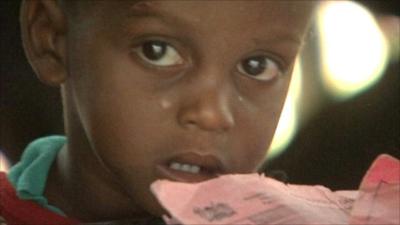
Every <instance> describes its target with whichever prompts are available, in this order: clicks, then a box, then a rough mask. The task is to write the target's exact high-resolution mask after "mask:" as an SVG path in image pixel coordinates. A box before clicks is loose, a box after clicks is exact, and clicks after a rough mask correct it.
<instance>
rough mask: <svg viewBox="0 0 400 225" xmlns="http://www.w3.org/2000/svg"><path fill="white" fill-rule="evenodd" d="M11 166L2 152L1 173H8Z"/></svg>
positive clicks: (0, 158)
mask: <svg viewBox="0 0 400 225" xmlns="http://www.w3.org/2000/svg"><path fill="white" fill-rule="evenodd" d="M9 168H10V164H9V163H8V161H7V159H6V156H5V155H4V154H3V153H1V152H0V172H6V173H7V172H8V169H9Z"/></svg>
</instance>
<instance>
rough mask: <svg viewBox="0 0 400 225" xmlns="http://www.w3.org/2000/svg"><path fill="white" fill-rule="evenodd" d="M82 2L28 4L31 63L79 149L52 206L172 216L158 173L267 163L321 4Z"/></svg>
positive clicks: (81, 212) (67, 161)
mask: <svg viewBox="0 0 400 225" xmlns="http://www.w3.org/2000/svg"><path fill="white" fill-rule="evenodd" d="M72 2H74V1H72ZM70 3H71V2H68V1H66V2H65V4H60V3H59V2H57V1H55V0H47V1H45V0H40V1H39V0H37V1H25V2H24V5H23V7H22V11H21V22H22V24H21V25H22V33H23V42H24V47H25V49H26V52H27V55H28V58H29V61H30V63H31V64H32V66H33V68H34V70H35V72H36V74H37V75H38V77H39V79H41V80H42V81H43V82H45V83H48V84H51V85H55V86H61V90H62V96H63V101H64V102H63V103H64V111H65V113H64V118H65V126H66V134H67V136H68V145H66V146H64V148H63V149H62V150H61V152H60V154H59V156H58V158H57V160H56V162H55V164H54V165H53V167H52V169H51V172H50V175H49V179H48V183H47V187H46V191H45V196H46V197H47V198H48V199H49V203H50V204H53V205H55V206H57V207H59V208H60V209H62V210H63V211H64V212H65V213H66V214H67V215H68V216H71V217H75V218H78V219H80V220H82V221H105V220H113V219H124V218H137V217H146V216H148V215H149V214H148V213H150V214H154V215H160V214H161V213H162V212H163V211H162V209H161V208H160V206H159V205H158V203H157V202H156V200H155V199H154V197H153V196H152V194H151V192H150V190H149V186H150V184H151V183H152V182H153V181H155V180H157V179H160V178H167V179H172V180H180V181H184V182H195V181H201V180H205V179H209V178H212V177H215V176H217V174H225V173H250V172H255V171H256V170H257V168H258V166H260V164H261V163H262V162H263V159H264V158H265V154H266V149H267V148H268V146H269V144H270V142H271V139H272V136H273V134H274V131H275V128H276V125H277V122H278V119H279V115H280V112H281V110H282V106H283V103H284V100H285V97H286V94H287V90H288V86H289V82H290V79H291V70H292V66H293V62H294V59H295V57H296V54H297V53H298V51H299V48H300V47H301V43H302V39H303V36H304V33H305V30H306V25H307V21H308V19H309V17H310V15H311V10H312V7H311V6H312V5H313V4H312V2H310V1H306V2H300V1H287V2H282V1H160V2H158V1H157V2H156V1H151V2H150V1H140V2H139V3H135V2H133V1H126V0H125V1H116V0H112V1H95V2H91V3H89V4H88V6H86V4H85V6H83V5H82V6H78V8H77V9H78V10H76V11H74V10H71V7H69V5H68V4H70ZM265 63H266V64H265ZM263 65H264V66H263ZM172 161H177V162H180V163H187V164H194V165H200V166H202V169H201V170H200V172H199V173H198V174H192V173H189V172H179V171H176V170H173V169H168V168H169V167H168V166H169V164H170V163H171V162H172ZM205 170H207V172H205ZM177 201H179V199H177Z"/></svg>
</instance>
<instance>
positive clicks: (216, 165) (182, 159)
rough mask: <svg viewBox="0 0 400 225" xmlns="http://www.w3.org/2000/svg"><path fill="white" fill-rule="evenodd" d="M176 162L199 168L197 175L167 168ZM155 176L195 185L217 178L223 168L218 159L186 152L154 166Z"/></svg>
mask: <svg viewBox="0 0 400 225" xmlns="http://www.w3.org/2000/svg"><path fill="white" fill-rule="evenodd" d="M172 162H177V163H180V164H189V165H197V166H199V167H200V168H201V169H200V172H199V173H196V174H194V173H189V172H184V171H180V170H174V169H171V168H169V165H170V163H172ZM156 171H157V175H158V176H159V177H161V178H166V179H169V180H174V181H179V182H186V183H197V182H202V181H205V180H209V179H212V178H215V177H218V176H219V175H220V174H224V173H226V172H225V168H224V166H223V163H222V161H221V160H219V159H218V157H216V156H214V155H212V154H207V155H201V154H197V153H195V152H188V153H183V154H178V155H175V156H173V157H171V158H170V159H168V160H166V161H164V162H162V163H160V164H158V165H157V166H156Z"/></svg>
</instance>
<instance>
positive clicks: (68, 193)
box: [45, 123, 149, 222]
mask: <svg viewBox="0 0 400 225" xmlns="http://www.w3.org/2000/svg"><path fill="white" fill-rule="evenodd" d="M75 124H77V123H75ZM78 124H79V123H78ZM68 128H69V129H67V131H68V130H69V131H71V130H70V129H74V131H73V132H69V133H70V134H75V136H71V135H69V136H68V144H66V145H65V146H64V147H63V148H62V149H61V150H60V152H59V154H58V156H57V159H56V161H55V162H54V164H53V166H52V168H51V170H50V173H49V177H48V181H47V184H46V190H45V196H46V197H47V199H48V201H49V204H51V205H54V206H56V207H58V208H60V209H61V210H62V211H63V212H64V213H65V214H66V215H67V216H68V217H71V218H75V219H78V220H80V221H82V222H99V221H109V220H118V219H128V218H139V219H140V218H147V217H149V215H148V214H146V213H144V212H143V211H142V210H139V207H137V206H136V204H135V201H134V200H133V199H132V198H131V197H130V196H128V195H127V194H126V192H125V191H124V189H123V188H122V186H121V185H120V184H119V183H118V181H117V180H116V179H115V178H114V177H113V175H112V174H111V173H110V172H109V171H108V170H107V169H106V168H105V167H104V165H103V164H102V163H101V162H100V160H99V159H98V158H97V157H96V155H95V153H94V151H93V150H92V149H91V147H90V144H89V142H88V141H87V139H85V138H82V137H86V136H85V135H84V133H83V132H79V131H82V130H83V129H76V127H68ZM85 140H86V141H85Z"/></svg>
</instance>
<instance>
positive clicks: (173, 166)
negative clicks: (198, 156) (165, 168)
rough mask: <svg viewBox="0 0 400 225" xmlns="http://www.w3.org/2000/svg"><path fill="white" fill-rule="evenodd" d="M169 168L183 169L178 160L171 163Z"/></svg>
mask: <svg viewBox="0 0 400 225" xmlns="http://www.w3.org/2000/svg"><path fill="white" fill-rule="evenodd" d="M169 168H171V169H174V170H180V169H181V164H180V163H177V162H173V163H171V164H170V165H169Z"/></svg>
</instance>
